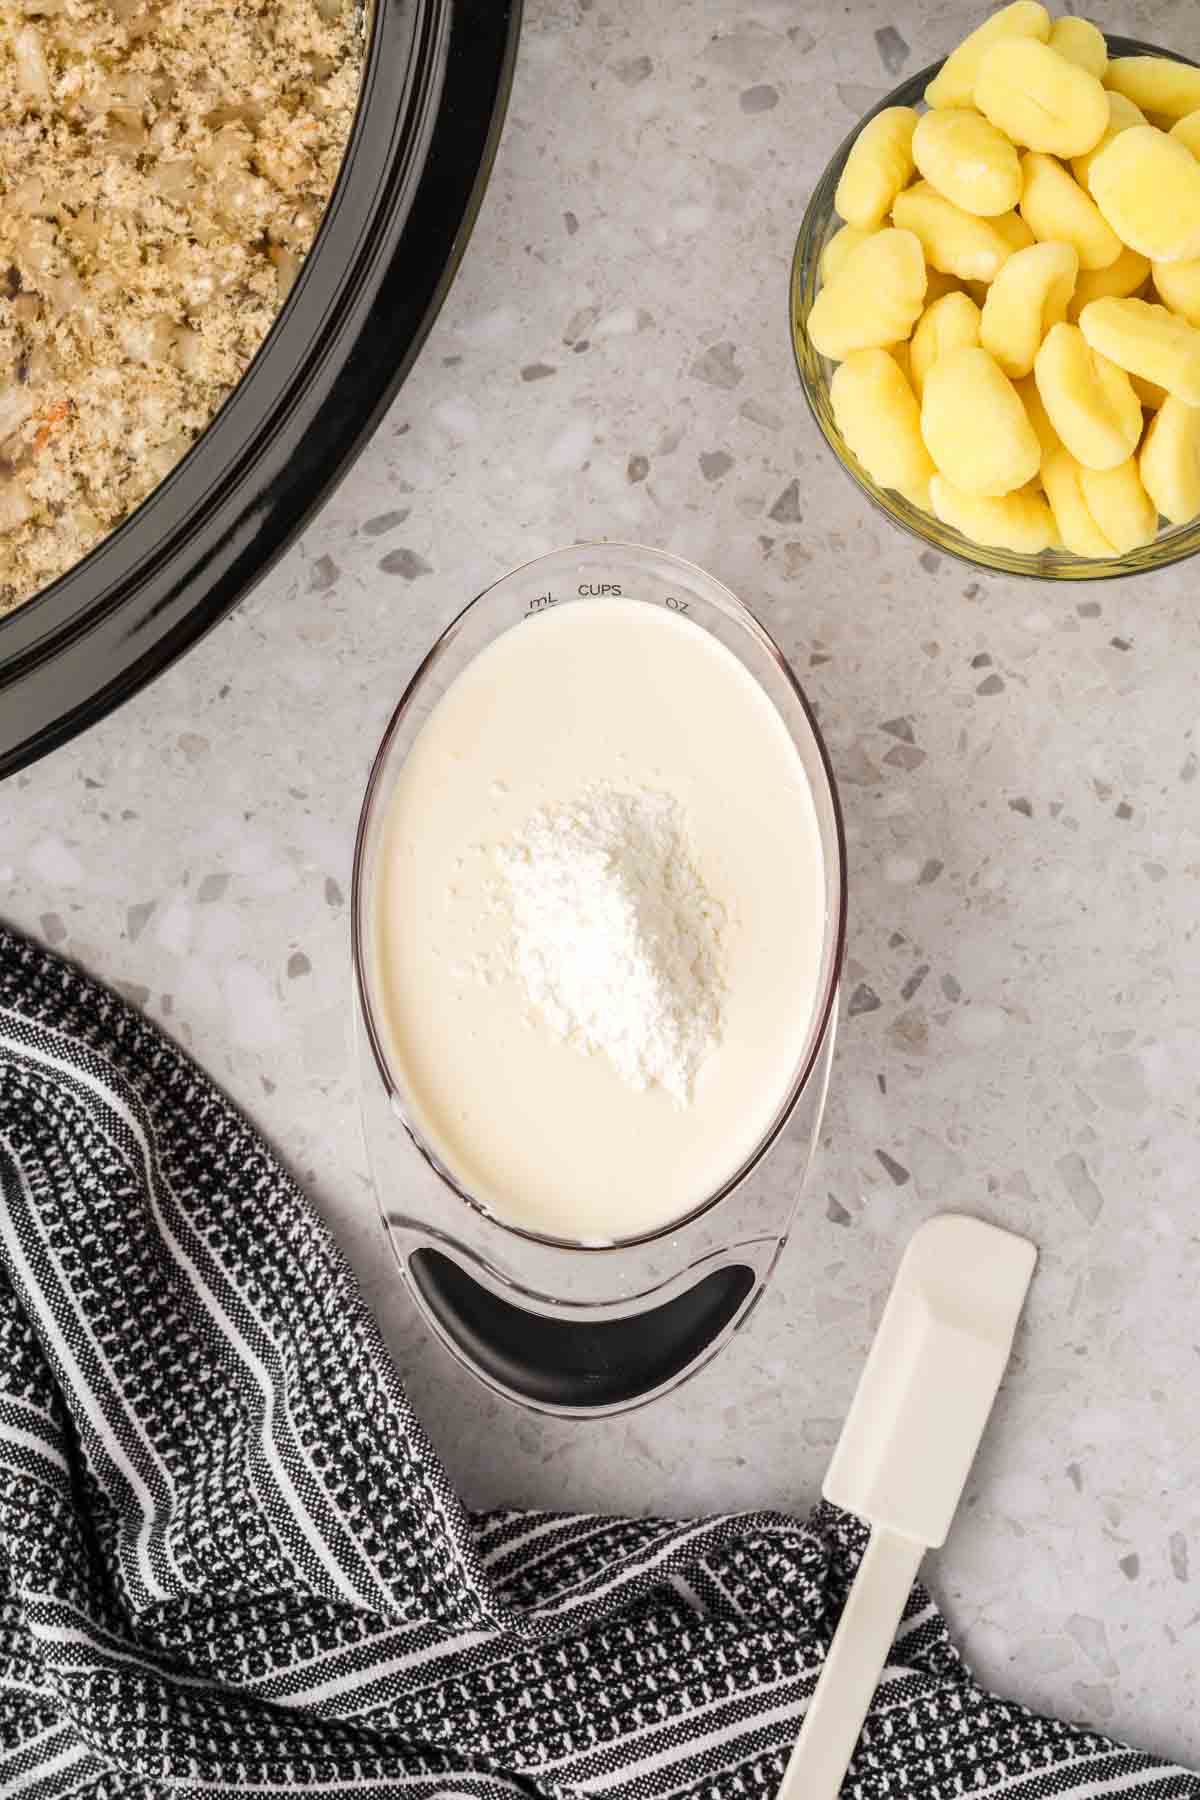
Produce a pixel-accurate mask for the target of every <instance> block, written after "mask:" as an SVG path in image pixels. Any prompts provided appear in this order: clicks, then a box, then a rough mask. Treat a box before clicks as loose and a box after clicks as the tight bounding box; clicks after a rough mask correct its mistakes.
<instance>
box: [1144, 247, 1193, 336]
mask: <svg viewBox="0 0 1200 1800" xmlns="http://www.w3.org/2000/svg"><path fill="white" fill-rule="evenodd" d="M1153 266H1154V286H1155V288H1156V289H1157V291H1158V297H1159V299H1160V300H1161V301H1162V302H1163V304H1164V306H1169V307H1170V309H1171V311H1172V312H1176V313H1178V314H1179V316H1180V317H1181V318H1183V319H1186V320H1187V322H1188V324H1189V325H1196V326H1200V259H1197V260H1195V261H1193V262H1175V263H1161V262H1156V263H1155V264H1154V265H1153Z"/></svg>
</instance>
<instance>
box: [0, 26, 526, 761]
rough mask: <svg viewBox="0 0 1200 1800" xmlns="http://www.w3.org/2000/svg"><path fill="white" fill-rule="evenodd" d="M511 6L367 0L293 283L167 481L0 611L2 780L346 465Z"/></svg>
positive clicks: (460, 211)
mask: <svg viewBox="0 0 1200 1800" xmlns="http://www.w3.org/2000/svg"><path fill="white" fill-rule="evenodd" d="M520 9H521V0H377V4H376V6H375V9H374V16H373V19H372V22H371V33H370V43H369V46H368V50H367V56H366V63H365V67H364V74H363V90H362V97H361V100H360V104H359V107H358V112H357V115H356V119H355V124H354V129H353V132H352V135H351V139H350V143H349V145H348V147H347V152H346V158H345V162H344V163H343V167H342V170H341V174H340V175H339V178H338V182H337V185H336V187H335V189H334V193H333V196H332V198H331V200H330V204H329V207H328V209H327V212H326V215H325V218H324V220H323V221H322V225H321V229H320V232H319V234H318V237H317V241H316V243H315V244H314V247H313V250H312V252H311V253H310V255H309V257H308V259H307V261H306V263H305V266H304V268H303V270H302V271H301V275H300V278H299V280H298V281H297V283H296V286H295V289H294V290H293V292H292V294H291V296H290V297H289V299H288V302H287V305H286V306H285V308H284V309H283V311H282V313H281V314H280V317H279V319H278V320H277V321H276V323H275V325H274V327H273V328H272V330H271V332H270V334H269V335H268V337H267V339H266V341H265V342H264V344H263V346H262V348H261V350H260V351H259V352H258V355H257V356H256V357H255V359H254V361H253V363H252V364H251V366H250V368H249V370H248V371H247V373H246V375H245V377H244V378H243V380H242V381H241V382H240V383H239V385H238V387H237V388H236V389H235V390H234V392H233V394H232V395H231V396H230V398H229V400H228V401H227V402H226V404H225V406H224V407H223V408H222V410H221V412H220V413H219V415H218V416H217V418H216V419H215V420H214V421H213V423H212V424H211V425H210V426H209V428H208V430H207V431H206V432H205V433H204V434H203V435H202V436H201V437H200V438H199V439H198V440H197V442H196V443H195V445H194V446H193V447H192V449H191V450H190V451H189V453H188V455H187V456H186V457H185V458H184V459H183V461H182V462H181V463H180V464H179V466H178V468H176V469H175V470H173V471H172V473H171V475H170V476H169V477H168V478H167V480H166V481H165V482H163V483H162V484H161V486H160V487H158V488H157V489H156V490H155V491H154V493H153V494H151V495H150V497H149V498H148V499H147V500H146V501H145V502H144V503H143V505H142V506H141V507H139V508H138V510H137V511H136V512H135V513H134V514H132V516H131V517H130V518H129V519H128V520H126V521H125V522H124V523H123V524H122V525H121V526H120V527H119V528H118V529H117V530H116V531H115V532H113V533H112V534H111V535H110V536H109V537H107V538H106V539H105V540H104V541H103V542H102V543H101V544H100V545H99V546H98V547H97V548H96V549H95V550H94V551H93V552H92V553H91V554H90V555H89V556H88V557H87V558H85V559H84V561H82V562H80V563H79V564H77V565H76V567H75V568H73V569H71V570H69V571H68V572H67V574H66V575H64V576H63V577H62V578H61V579H60V580H59V581H57V582H55V583H54V584H53V585H52V586H50V587H48V588H46V589H45V590H44V591H43V592H42V593H41V594H39V595H37V596H36V597H35V598H34V599H32V600H30V601H28V602H26V604H25V605H23V606H21V607H18V608H17V609H16V611H15V612H12V613H10V614H8V615H7V616H6V617H4V618H3V619H0V776H3V775H7V774H11V773H13V772H14V771H15V770H17V769H20V768H22V767H24V766H26V765H27V764H28V763H30V762H32V761H34V760H35V759H36V758H38V757H39V756H42V755H44V754H45V753H46V752H47V751H48V750H50V749H52V748H54V747H55V746H56V745H58V744H61V743H63V742H65V741H66V740H67V739H68V738H70V737H73V736H74V735H75V734H76V733H77V732H79V731H81V730H83V729H84V728H85V727H86V726H88V725H90V724H92V723H94V722H95V721H96V720H97V719H99V718H101V717H103V716H104V715H105V714H107V713H109V712H111V711H112V710H113V709H114V708H115V707H117V706H119V705H120V704H121V703H122V702H123V701H124V700H126V699H128V698H129V697H130V696H131V695H133V694H134V693H136V692H137V691H138V690H139V689H140V688H142V687H144V686H145V685H146V683H147V682H149V681H151V680H152V679H153V678H154V676H156V675H158V674H159V673H161V672H162V670H163V669H165V668H166V667H167V666H168V665H169V664H170V663H172V662H174V661H175V660H176V658H177V657H179V656H180V655H182V654H183V652H184V651H185V650H187V649H189V648H190V647H191V645H192V644H193V643H195V642H196V640H197V639H198V638H200V637H201V636H203V635H204V633H205V632H207V631H208V630H209V629H211V627H212V626H213V625H215V624H216V623H217V621H218V620H219V619H221V618H223V617H224V616H225V614H226V613H228V612H229V611H230V610H231V608H232V607H233V606H235V605H236V604H237V602H238V601H239V600H240V599H241V598H242V597H243V596H244V594H245V593H246V592H247V590H248V589H249V588H250V587H251V586H252V585H253V584H254V583H255V582H256V581H258V580H259V579H261V577H262V576H263V575H265V574H266V573H267V571H268V570H269V569H270V568H271V567H272V566H273V564H274V563H275V562H276V561H277V560H278V558H279V557H280V556H281V555H282V554H283V552H284V551H285V550H286V549H287V547H288V546H289V545H290V544H291V543H292V541H293V540H294V539H295V537H296V536H297V535H298V533H299V532H300V531H301V529H302V528H303V526H304V524H305V523H306V522H307V520H308V519H309V518H310V517H311V515H312V514H313V512H314V511H315V510H316V508H317V507H318V506H319V505H320V504H321V503H322V501H323V500H325V499H326V498H327V496H328V494H329V493H330V491H331V490H332V488H333V487H334V486H335V484H336V483H337V482H338V481H339V480H340V479H341V477H342V476H343V475H344V474H345V473H346V472H347V470H348V469H349V467H350V466H351V464H352V463H353V461H354V459H355V457H356V456H357V455H358V453H359V451H360V450H361V449H362V448H363V446H364V444H365V443H366V442H367V440H368V438H369V437H370V436H371V434H372V432H373V431H374V429H375V427H376V425H377V424H378V423H379V420H380V418H381V416H382V414H383V412H384V411H385V409H386V408H387V406H388V405H389V404H390V402H391V400H392V399H393V398H394V396H395V393H396V390H397V389H398V387H399V386H400V383H401V382H402V381H403V379H404V376H405V375H406V374H407V372H408V370H409V368H410V367H411V365H412V362H413V360H414V358H415V357H416V355H417V352H418V350H419V349H420V347H421V344H422V343H423V341H424V338H425V336H426V334H427V332H428V330H429V328H430V326H431V325H432V323H433V320H434V318H435V317H436V315H437V312H438V309H439V306H440V304H441V301H442V299H443V298H444V296H445V293H446V291H447V289H448V287H449V285H450V281H451V279H452V278H453V275H454V272H455V270H456V268H457V266H458V263H459V260H460V259H461V256H462V253H463V250H464V249H465V247H466V242H467V239H468V237H469V235H470V231H471V228H472V226H473V224H474V221H475V217H476V215H477V213H478V210H479V206H480V203H481V201H482V197H483V192H484V189H485V186H486V182H487V177H488V174H489V173H490V169H491V165H492V162H493V160H494V157H495V152H496V148H497V145H498V142H499V136H500V129H501V125H502V123H503V116H504V111H505V107H506V104H507V100H508V94H509V91H510V88H511V83H512V73H513V66H514V62H515V55H516V44H517V36H518V28H519V20H520Z"/></svg>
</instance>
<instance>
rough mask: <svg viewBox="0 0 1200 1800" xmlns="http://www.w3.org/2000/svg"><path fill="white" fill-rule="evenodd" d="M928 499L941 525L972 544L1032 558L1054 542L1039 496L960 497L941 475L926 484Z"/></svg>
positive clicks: (1025, 493)
mask: <svg viewBox="0 0 1200 1800" xmlns="http://www.w3.org/2000/svg"><path fill="white" fill-rule="evenodd" d="M929 499H930V504H931V505H932V508H933V511H934V512H935V513H936V514H937V517H938V518H939V519H940V520H941V521H942V523H943V525H952V526H953V527H954V529H955V530H956V531H961V532H962V535H963V536H964V537H965V538H970V540H971V542H972V543H974V544H990V545H992V546H994V547H996V548H998V549H1001V550H1016V551H1019V552H1020V553H1021V554H1022V555H1025V556H1036V555H1037V554H1038V552H1039V551H1041V550H1048V549H1049V548H1050V546H1051V545H1052V544H1053V543H1055V542H1056V540H1057V535H1058V534H1057V532H1056V531H1055V528H1054V516H1053V514H1052V513H1051V511H1050V508H1049V507H1048V506H1047V504H1046V502H1045V501H1044V500H1043V499H1042V497H1041V495H1040V494H1035V493H1029V492H1028V491H1026V490H1022V491H1021V492H1020V493H1016V494H1002V495H1001V496H1000V497H999V498H998V499H988V498H987V497H986V496H983V495H980V494H964V493H963V491H962V489H961V488H956V487H955V486H954V485H953V483H952V482H949V481H947V480H946V477H945V476H944V475H935V476H934V477H933V480H932V481H931V482H930V484H929Z"/></svg>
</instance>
